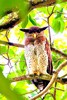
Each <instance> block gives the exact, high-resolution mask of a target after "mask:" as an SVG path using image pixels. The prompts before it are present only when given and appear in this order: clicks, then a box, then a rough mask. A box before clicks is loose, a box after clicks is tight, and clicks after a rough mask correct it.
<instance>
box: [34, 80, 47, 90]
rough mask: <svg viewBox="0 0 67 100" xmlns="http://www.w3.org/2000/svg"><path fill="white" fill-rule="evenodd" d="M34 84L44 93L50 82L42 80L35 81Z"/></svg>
mask: <svg viewBox="0 0 67 100" xmlns="http://www.w3.org/2000/svg"><path fill="white" fill-rule="evenodd" d="M32 82H33V84H34V85H35V86H36V87H37V88H38V89H39V90H40V91H42V90H43V89H44V88H45V87H46V86H47V85H48V83H49V81H48V80H42V79H34V80H32Z"/></svg>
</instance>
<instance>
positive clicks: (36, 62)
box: [25, 40, 48, 75]
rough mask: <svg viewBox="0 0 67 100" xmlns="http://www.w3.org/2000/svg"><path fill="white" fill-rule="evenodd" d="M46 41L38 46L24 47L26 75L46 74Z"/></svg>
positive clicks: (30, 44)
mask: <svg viewBox="0 0 67 100" xmlns="http://www.w3.org/2000/svg"><path fill="white" fill-rule="evenodd" d="M45 44H46V40H45V41H42V42H41V43H38V44H34V45H33V44H32V43H29V44H28V45H26V46H25V59H26V64H27V68H28V74H37V75H40V74H45V73H47V66H48V55H47V52H46V49H45Z"/></svg>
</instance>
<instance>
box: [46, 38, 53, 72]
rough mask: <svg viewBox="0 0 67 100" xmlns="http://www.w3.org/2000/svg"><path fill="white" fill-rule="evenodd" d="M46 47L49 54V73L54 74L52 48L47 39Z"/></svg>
mask: <svg viewBox="0 0 67 100" xmlns="http://www.w3.org/2000/svg"><path fill="white" fill-rule="evenodd" d="M45 49H46V52H47V55H48V67H47V73H49V74H52V73H53V66H52V56H51V49H50V45H49V42H48V40H47V39H46V44H45Z"/></svg>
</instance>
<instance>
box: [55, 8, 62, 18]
mask: <svg viewBox="0 0 67 100" xmlns="http://www.w3.org/2000/svg"><path fill="white" fill-rule="evenodd" d="M62 12H63V8H61V10H60V11H59V13H57V15H56V17H55V18H59V17H61V15H62Z"/></svg>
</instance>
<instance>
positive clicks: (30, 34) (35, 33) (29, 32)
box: [20, 26, 48, 38]
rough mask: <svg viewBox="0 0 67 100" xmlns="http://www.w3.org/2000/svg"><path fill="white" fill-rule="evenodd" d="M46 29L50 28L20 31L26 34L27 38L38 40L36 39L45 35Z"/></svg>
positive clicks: (35, 27)
mask: <svg viewBox="0 0 67 100" xmlns="http://www.w3.org/2000/svg"><path fill="white" fill-rule="evenodd" d="M46 28H48V26H46V27H42V28H39V27H37V26H33V27H30V28H29V29H20V30H21V31H23V32H25V35H26V37H33V38H36V37H39V36H41V35H44V32H43V31H44V30H45V29H46Z"/></svg>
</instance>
